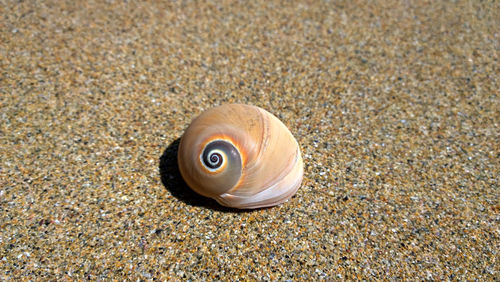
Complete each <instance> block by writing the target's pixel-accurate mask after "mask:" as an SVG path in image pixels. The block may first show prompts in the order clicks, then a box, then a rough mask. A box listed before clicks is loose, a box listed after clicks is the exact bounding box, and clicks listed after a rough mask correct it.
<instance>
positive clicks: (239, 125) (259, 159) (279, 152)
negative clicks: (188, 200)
mask: <svg viewBox="0 0 500 282" xmlns="http://www.w3.org/2000/svg"><path fill="white" fill-rule="evenodd" d="M178 164H179V170H180V172H181V174H182V177H183V178H184V180H185V181H186V183H187V184H188V185H189V186H190V187H191V188H192V189H193V190H194V191H195V192H197V193H198V194H201V195H203V196H206V197H210V198H213V199H215V200H216V201H217V202H219V203H220V204H221V205H224V206H227V207H234V208H240V209H254V208H261V207H269V206H274V205H278V204H281V203H283V202H285V201H286V200H288V199H289V198H290V197H291V196H293V195H294V194H295V192H296V191H297V189H298V188H299V186H300V184H301V182H302V176H303V162H302V157H301V154H300V149H299V145H298V143H297V141H296V140H295V138H294V137H293V136H292V134H291V133H290V131H289V130H288V128H286V126H285V125H284V124H283V123H282V122H281V121H280V120H279V119H278V118H276V117H275V116H274V115H272V114H271V113H269V112H267V111H265V110H263V109H261V108H258V107H255V106H249V105H242V104H227V105H222V106H218V107H215V108H212V109H209V110H207V111H205V112H203V113H202V114H201V115H199V116H198V117H197V118H195V119H194V120H193V122H192V123H191V124H190V125H189V127H188V128H187V129H186V131H185V132H184V134H183V136H182V138H181V142H180V144H179V151H178Z"/></svg>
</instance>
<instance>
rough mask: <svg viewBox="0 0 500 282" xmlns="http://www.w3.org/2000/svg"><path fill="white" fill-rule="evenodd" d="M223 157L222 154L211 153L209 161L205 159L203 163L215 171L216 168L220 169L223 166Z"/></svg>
mask: <svg viewBox="0 0 500 282" xmlns="http://www.w3.org/2000/svg"><path fill="white" fill-rule="evenodd" d="M223 161H224V160H223V157H222V155H221V154H220V153H217V152H216V153H211V154H210V155H209V159H208V160H207V159H206V158H205V157H204V158H203V163H204V164H205V165H206V166H207V167H209V168H211V169H215V168H219V167H220V166H221V165H222V162H223Z"/></svg>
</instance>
